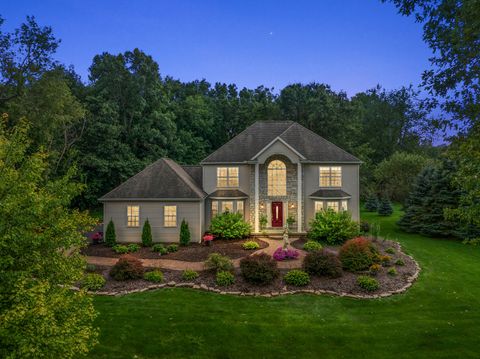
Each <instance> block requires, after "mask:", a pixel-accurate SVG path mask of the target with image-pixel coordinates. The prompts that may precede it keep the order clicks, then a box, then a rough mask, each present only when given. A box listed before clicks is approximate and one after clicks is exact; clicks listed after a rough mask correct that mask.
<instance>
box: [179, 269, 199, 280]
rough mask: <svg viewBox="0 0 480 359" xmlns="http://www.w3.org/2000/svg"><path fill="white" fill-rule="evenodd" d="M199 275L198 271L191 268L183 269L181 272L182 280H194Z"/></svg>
mask: <svg viewBox="0 0 480 359" xmlns="http://www.w3.org/2000/svg"><path fill="white" fill-rule="evenodd" d="M198 277H199V274H198V272H196V271H194V270H193V269H185V270H184V271H183V273H182V278H183V280H195V279H197V278H198Z"/></svg>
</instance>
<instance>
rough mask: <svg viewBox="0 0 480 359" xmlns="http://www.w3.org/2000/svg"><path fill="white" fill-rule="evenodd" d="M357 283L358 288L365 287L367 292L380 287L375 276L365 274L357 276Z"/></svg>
mask: <svg viewBox="0 0 480 359" xmlns="http://www.w3.org/2000/svg"><path fill="white" fill-rule="evenodd" d="M357 284H358V285H359V286H360V288H362V289H365V290H366V291H367V292H373V291H375V290H377V289H378V288H379V287H380V285H379V284H378V281H377V280H376V279H375V278H372V277H369V276H366V275H361V276H359V277H358V278H357Z"/></svg>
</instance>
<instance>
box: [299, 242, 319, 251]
mask: <svg viewBox="0 0 480 359" xmlns="http://www.w3.org/2000/svg"><path fill="white" fill-rule="evenodd" d="M322 248H323V247H322V245H321V244H320V243H318V242H316V241H307V242H306V243H305V244H304V245H303V249H304V250H306V251H307V252H313V251H319V250H321V249H322Z"/></svg>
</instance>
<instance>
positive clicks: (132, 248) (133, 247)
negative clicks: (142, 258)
mask: <svg viewBox="0 0 480 359" xmlns="http://www.w3.org/2000/svg"><path fill="white" fill-rule="evenodd" d="M127 247H128V252H129V253H134V252H138V250H139V249H140V246H139V245H138V244H136V243H130V244H129V245H128V246H127Z"/></svg>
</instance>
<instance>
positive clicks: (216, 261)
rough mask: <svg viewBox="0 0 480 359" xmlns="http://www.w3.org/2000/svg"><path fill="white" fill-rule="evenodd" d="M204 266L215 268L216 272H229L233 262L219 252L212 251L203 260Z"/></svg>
mask: <svg viewBox="0 0 480 359" xmlns="http://www.w3.org/2000/svg"><path fill="white" fill-rule="evenodd" d="M205 268H207V269H211V270H215V271H216V272H219V271H223V272H231V271H232V270H233V263H232V261H231V260H230V258H228V257H226V256H222V255H221V254H220V253H212V254H210V255H209V256H208V258H207V260H206V261H205Z"/></svg>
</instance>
